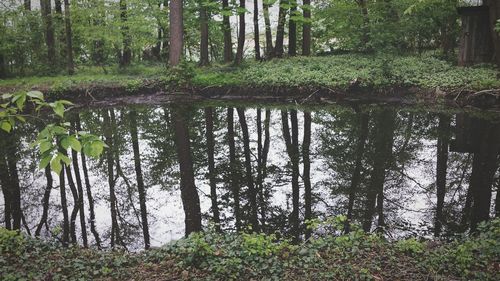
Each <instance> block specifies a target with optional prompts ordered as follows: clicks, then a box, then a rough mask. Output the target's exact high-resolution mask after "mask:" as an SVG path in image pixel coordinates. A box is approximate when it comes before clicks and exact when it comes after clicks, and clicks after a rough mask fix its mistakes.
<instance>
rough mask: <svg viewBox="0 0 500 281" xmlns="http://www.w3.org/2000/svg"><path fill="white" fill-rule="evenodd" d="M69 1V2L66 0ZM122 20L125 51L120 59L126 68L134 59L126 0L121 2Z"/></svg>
mask: <svg viewBox="0 0 500 281" xmlns="http://www.w3.org/2000/svg"><path fill="white" fill-rule="evenodd" d="M64 1H67V0H64ZM120 20H121V31H122V37H123V50H122V53H121V57H120V66H122V67H126V66H129V65H130V62H131V59H132V49H131V46H130V45H131V44H132V38H131V37H130V32H129V29H130V28H129V26H128V23H127V21H128V15H127V2H126V0H120Z"/></svg>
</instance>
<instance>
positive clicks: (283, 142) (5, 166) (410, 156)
mask: <svg viewBox="0 0 500 281" xmlns="http://www.w3.org/2000/svg"><path fill="white" fill-rule="evenodd" d="M69 120H71V125H72V126H73V128H74V129H75V130H84V131H90V132H92V133H94V134H96V135H99V136H102V138H103V139H104V140H105V142H106V143H107V144H108V146H109V149H107V150H106V151H105V152H104V154H103V155H102V157H101V158H100V159H89V158H85V157H82V156H81V155H79V154H75V153H73V154H72V155H71V156H72V158H73V165H72V166H71V167H69V168H66V170H65V171H66V172H65V173H63V174H65V176H64V177H60V176H57V175H56V174H53V173H52V174H51V173H50V171H48V170H45V171H44V170H39V169H38V168H37V164H38V154H37V152H36V151H35V150H34V149H32V148H31V147H30V143H31V142H32V141H33V140H34V139H35V137H36V133H37V130H39V128H40V127H42V125H41V124H37V123H34V122H32V123H29V124H25V125H23V126H22V127H20V129H19V130H17V132H16V133H15V134H11V135H6V134H2V138H1V142H2V143H1V146H2V147H3V148H4V150H3V151H0V154H3V155H0V156H2V158H0V160H1V161H0V162H1V163H0V168H1V169H0V171H1V173H2V174H0V184H1V185H2V187H3V188H4V192H3V193H2V196H1V199H0V202H2V203H3V202H6V204H2V205H0V210H1V213H2V214H3V215H2V217H1V218H0V221H1V223H2V224H4V225H6V226H9V225H10V224H11V217H12V216H14V215H15V214H11V212H10V211H9V207H7V206H11V205H12V204H19V203H20V204H21V210H22V214H21V215H22V224H23V231H25V232H29V233H30V234H31V235H35V234H36V235H38V236H41V237H44V238H56V239H62V229H63V227H64V226H63V224H62V222H63V216H64V215H63V214H64V213H65V212H64V209H65V207H64V206H63V205H62V204H61V194H62V193H61V192H60V190H61V188H60V187H61V186H62V187H64V189H65V192H64V195H65V196H64V197H65V200H67V213H68V216H69V218H70V227H71V229H72V231H71V237H70V239H73V240H76V241H77V242H78V244H80V245H83V244H89V245H93V246H96V245H97V244H98V245H99V246H100V247H102V248H107V247H110V246H115V247H125V248H127V249H129V250H139V249H142V248H144V246H145V244H148V245H150V246H152V247H157V246H161V245H163V244H165V243H167V242H169V241H171V240H173V239H179V238H182V237H183V236H184V235H185V233H186V231H187V232H190V231H191V230H197V229H199V227H200V223H199V222H200V221H201V225H202V226H203V227H204V228H206V227H212V228H215V229H220V230H221V231H236V230H241V231H243V230H247V229H248V228H249V227H251V228H252V229H254V230H258V231H263V232H266V233H278V234H279V235H280V236H283V237H288V238H290V239H293V240H295V241H299V240H301V239H304V238H305V237H308V236H309V235H311V233H310V230H308V228H307V227H306V225H307V222H308V221H310V220H312V219H321V220H324V219H326V218H330V217H335V216H339V215H343V216H345V217H347V218H348V219H349V221H351V222H352V224H351V225H348V224H345V228H346V229H345V230H348V229H351V228H354V227H360V228H362V229H364V230H365V231H380V232H381V233H383V234H384V235H385V236H386V237H387V238H389V239H395V238H400V237H408V236H424V237H431V236H442V237H452V236H453V235H457V234H459V233H464V232H467V231H470V230H471V229H475V228H476V227H477V225H478V223H479V222H481V221H484V220H487V219H488V218H489V217H492V216H495V213H496V214H497V215H498V214H499V213H500V206H499V205H498V203H499V201H500V199H499V197H500V196H499V193H498V192H497V190H498V188H499V184H500V176H499V172H498V167H499V163H500V161H499V157H498V155H499V151H500V115H498V114H494V113H491V114H486V113H480V112H468V113H467V112H463V111H460V112H446V111H434V110H431V111H428V110H423V109H415V108H396V107H384V106H362V107H357V106H356V107H347V106H327V107H325V106H323V107H310V108H305V107H304V108H302V107H293V106H288V107H279V106H275V107H261V106H258V105H245V104H237V103H236V104H234V103H233V104H216V105H215V104H214V105H207V104H198V103H192V104H186V103H174V104H164V105H154V106H153V105H148V106H137V105H135V106H121V107H102V108H93V109H85V110H80V111H78V112H73V113H72V114H70V115H69ZM16 182H18V184H19V187H20V194H21V202H15V201H16V200H13V199H12V196H5V194H7V195H8V194H10V193H8V192H7V193H6V190H5V189H6V188H5V187H7V186H12V184H16ZM181 187H182V188H181ZM181 191H182V192H181ZM80 198H82V199H81V200H83V208H81V209H79V208H75V206H78V204H76V205H75V202H79V201H80ZM495 203H496V204H495ZM78 210H81V211H80V212H78ZM82 211H83V212H82Z"/></svg>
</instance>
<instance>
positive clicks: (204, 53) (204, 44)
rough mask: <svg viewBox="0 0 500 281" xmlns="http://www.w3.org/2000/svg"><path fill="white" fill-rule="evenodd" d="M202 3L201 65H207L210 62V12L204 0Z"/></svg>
mask: <svg viewBox="0 0 500 281" xmlns="http://www.w3.org/2000/svg"><path fill="white" fill-rule="evenodd" d="M199 5H200V34H201V38H200V65H201V66H205V65H208V64H209V63H210V59H209V57H208V36H209V35H208V12H207V7H206V6H205V5H204V3H203V2H200V3H199Z"/></svg>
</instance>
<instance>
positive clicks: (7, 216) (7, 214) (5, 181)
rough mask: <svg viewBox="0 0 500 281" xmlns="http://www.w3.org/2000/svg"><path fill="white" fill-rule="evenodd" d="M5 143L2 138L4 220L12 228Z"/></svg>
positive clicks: (0, 166)
mask: <svg viewBox="0 0 500 281" xmlns="http://www.w3.org/2000/svg"><path fill="white" fill-rule="evenodd" d="M5 135H6V133H3V132H0V136H1V137H2V138H3V137H4V136H5ZM5 146H6V145H5V143H4V142H3V139H1V138H0V185H1V186H2V194H3V200H4V203H5V204H4V222H5V228H6V229H8V230H12V200H11V197H12V196H11V194H10V193H11V192H10V183H9V178H10V176H9V168H8V165H7V160H6V155H5V154H6V152H5V149H6V147H5Z"/></svg>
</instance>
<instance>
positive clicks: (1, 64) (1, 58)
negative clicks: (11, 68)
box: [0, 51, 7, 79]
mask: <svg viewBox="0 0 500 281" xmlns="http://www.w3.org/2000/svg"><path fill="white" fill-rule="evenodd" d="M0 52H1V51H0ZM0 78H1V79H3V78H7V64H6V62H5V55H4V54H2V53H0Z"/></svg>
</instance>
